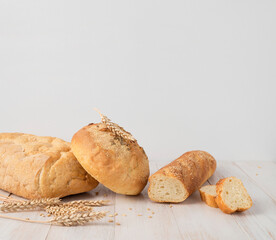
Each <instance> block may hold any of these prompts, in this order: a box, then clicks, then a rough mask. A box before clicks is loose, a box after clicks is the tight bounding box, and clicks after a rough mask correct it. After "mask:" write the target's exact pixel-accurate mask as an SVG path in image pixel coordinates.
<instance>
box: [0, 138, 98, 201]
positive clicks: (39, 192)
mask: <svg viewBox="0 0 276 240" xmlns="http://www.w3.org/2000/svg"><path fill="white" fill-rule="evenodd" d="M97 185H98V182H97V181H96V180H95V179H93V178H92V177H91V176H90V175H89V174H88V173H86V172H85V170H84V169H83V168H82V166H81V165H80V164H79V163H78V161H77V159H76V158H75V156H74V155H73V153H72V152H71V148H70V143H68V142H65V141H63V140H61V139H58V138H54V137H39V136H35V135H31V134H24V133H0V188H1V189H3V190H5V191H8V192H10V193H13V194H16V195H18V196H21V197H24V198H28V199H36V198H51V197H64V196H67V195H71V194H76V193H81V192H86V191H90V190H91V189H93V188H95V187H96V186H97Z"/></svg>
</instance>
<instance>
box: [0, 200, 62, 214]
mask: <svg viewBox="0 0 276 240" xmlns="http://www.w3.org/2000/svg"><path fill="white" fill-rule="evenodd" d="M59 203H60V199H59V198H41V199H34V200H26V201H20V202H19V201H11V202H6V201H5V202H3V203H1V204H0V211H2V212H16V211H22V210H34V209H41V208H44V207H45V206H49V205H56V204H59Z"/></svg>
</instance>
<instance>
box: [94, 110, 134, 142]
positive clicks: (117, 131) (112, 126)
mask: <svg viewBox="0 0 276 240" xmlns="http://www.w3.org/2000/svg"><path fill="white" fill-rule="evenodd" d="M94 110H95V111H96V112H98V113H99V114H100V117H101V120H102V123H103V124H105V126H106V128H107V129H108V130H109V131H111V132H112V133H113V134H114V135H115V136H118V137H121V138H123V139H125V140H129V141H130V142H135V141H136V139H135V138H134V137H133V136H132V135H131V134H130V133H129V132H126V131H125V130H124V129H123V128H122V127H120V126H119V125H118V124H116V123H113V122H111V120H110V119H109V118H108V117H107V116H105V115H103V114H102V113H101V112H100V111H99V110H98V109H97V108H94Z"/></svg>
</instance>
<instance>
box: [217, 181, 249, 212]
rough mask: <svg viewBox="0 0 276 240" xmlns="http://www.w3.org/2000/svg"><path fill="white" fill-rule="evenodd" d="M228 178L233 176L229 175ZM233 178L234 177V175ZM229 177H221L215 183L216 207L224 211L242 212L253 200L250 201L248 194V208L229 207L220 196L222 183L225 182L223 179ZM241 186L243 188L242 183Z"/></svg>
mask: <svg viewBox="0 0 276 240" xmlns="http://www.w3.org/2000/svg"><path fill="white" fill-rule="evenodd" d="M230 178H233V177H230ZM234 178H235V177H234ZM227 179H229V178H223V179H220V180H219V181H218V182H217V184H216V191H217V197H216V202H217V205H218V207H219V208H220V210H221V211H223V212H224V213H228V214H230V213H233V212H236V211H237V212H243V211H245V210H247V209H249V208H250V207H251V206H252V204H253V202H252V199H251V198H250V196H249V195H248V196H249V201H250V206H249V207H248V208H237V209H231V208H230V207H229V206H228V205H227V204H226V203H225V201H224V200H223V196H222V191H223V185H224V183H225V181H226V180H227ZM242 187H243V188H244V189H245V187H244V186H243V184H242ZM245 191H246V189H245Z"/></svg>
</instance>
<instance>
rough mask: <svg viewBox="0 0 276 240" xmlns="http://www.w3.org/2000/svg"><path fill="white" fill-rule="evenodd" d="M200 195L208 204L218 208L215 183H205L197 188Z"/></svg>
mask: <svg viewBox="0 0 276 240" xmlns="http://www.w3.org/2000/svg"><path fill="white" fill-rule="evenodd" d="M199 193H200V197H201V200H202V201H203V202H205V203H206V204H207V205H208V206H210V207H214V208H218V205H217V202H216V197H217V192H216V185H206V186H203V187H201V188H200V189H199Z"/></svg>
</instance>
